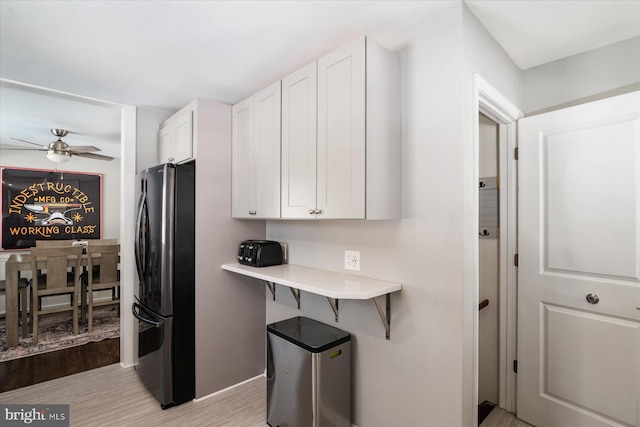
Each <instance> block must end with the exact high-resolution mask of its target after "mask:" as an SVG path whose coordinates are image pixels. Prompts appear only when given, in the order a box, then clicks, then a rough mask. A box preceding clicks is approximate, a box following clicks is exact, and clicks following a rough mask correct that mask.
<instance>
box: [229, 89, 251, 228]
mask: <svg viewBox="0 0 640 427" xmlns="http://www.w3.org/2000/svg"><path fill="white" fill-rule="evenodd" d="M253 110H254V97H253V96H251V97H249V98H247V99H245V100H244V101H242V102H240V103H238V104H236V105H234V106H233V108H232V110H231V111H232V121H233V124H232V128H231V129H232V130H231V140H232V154H231V162H232V184H231V185H232V192H231V198H232V203H231V215H232V216H233V217H234V218H251V217H253V216H254V214H252V212H253V211H254V210H255V206H254V200H255V198H256V176H255V172H256V165H255V163H256V156H255V152H256V147H255V138H254V135H253V133H254V114H253Z"/></svg>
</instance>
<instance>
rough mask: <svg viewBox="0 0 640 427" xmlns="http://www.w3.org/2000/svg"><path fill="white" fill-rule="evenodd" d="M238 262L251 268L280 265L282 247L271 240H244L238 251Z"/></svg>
mask: <svg viewBox="0 0 640 427" xmlns="http://www.w3.org/2000/svg"><path fill="white" fill-rule="evenodd" d="M238 262H239V263H240V264H244V265H250V266H252V267H268V266H270V265H280V264H282V246H280V243H278V242H274V241H273V240H245V241H244V242H242V243H240V248H239V249H238Z"/></svg>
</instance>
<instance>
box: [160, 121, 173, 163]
mask: <svg viewBox="0 0 640 427" xmlns="http://www.w3.org/2000/svg"><path fill="white" fill-rule="evenodd" d="M158 149H159V152H160V153H159V155H158V160H159V162H160V163H167V162H173V128H172V127H171V125H170V124H168V123H166V122H165V125H164V126H163V127H161V128H160V132H158Z"/></svg>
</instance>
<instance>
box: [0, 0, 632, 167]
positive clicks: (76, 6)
mask: <svg viewBox="0 0 640 427" xmlns="http://www.w3.org/2000/svg"><path fill="white" fill-rule="evenodd" d="M460 1H463V2H464V3H465V4H466V5H467V7H468V8H469V10H470V11H471V12H472V13H473V14H474V15H475V16H476V17H477V18H478V20H479V21H480V22H481V23H482V24H483V25H484V26H485V27H486V28H487V30H488V32H489V33H490V34H491V35H492V36H493V37H494V38H495V39H496V40H497V42H498V43H499V44H500V45H501V46H502V47H503V49H504V50H505V51H506V52H507V54H508V55H509V56H510V57H511V59H512V60H513V61H514V63H515V64H516V65H517V66H518V67H520V68H521V69H528V68H531V67H535V66H537V65H540V64H544V63H547V62H550V61H554V60H557V59H560V58H563V57H567V56H571V55H575V54H578V53H581V52H585V51H587V50H591V49H594V48H597V47H601V46H605V45H608V44H611V43H615V42H618V41H621V40H625V39H628V38H631V37H637V36H639V35H640V0H604V1H591V0H546V1H545V0H443V1H436V0H422V1H418V0H413V1H399V0H392V1H382V0H378V1H365V0H362V1H338V0H336V1H312V0H308V1H307V0H305V1H213V0H210V1H154V0H147V1H126V2H120V1H89V2H86V1H85V2H81V1H12V0H2V1H1V2H0V77H1V78H3V79H6V80H9V81H17V82H25V83H28V84H29V85H32V86H30V87H27V88H24V87H20V86H19V85H16V84H13V83H11V82H7V81H6V80H5V81H4V82H2V84H1V85H0V125H1V126H0V142H1V143H2V145H8V144H20V143H16V142H15V141H13V140H11V139H9V138H10V137H15V138H20V139H26V140H30V141H33V142H37V143H42V144H45V145H46V143H48V142H50V141H51V140H53V138H52V135H51V134H50V133H49V129H50V128H63V129H68V130H70V131H71V133H70V135H69V136H67V137H66V138H65V141H66V142H68V143H69V144H71V145H96V146H98V147H101V148H102V149H103V154H107V155H111V156H117V155H118V152H117V151H118V146H117V145H118V141H119V131H120V118H119V112H118V108H117V105H115V106H114V105H113V104H111V103H119V104H131V105H137V106H143V107H148V108H155V109H162V110H166V111H167V112H169V111H175V110H177V109H179V108H180V107H182V106H183V105H185V104H186V103H188V102H189V101H190V100H192V99H193V98H196V97H199V96H200V97H208V98H214V99H218V100H220V101H223V102H227V103H230V104H234V103H236V102H238V101H240V100H242V99H244V98H245V97H246V96H248V95H250V94H251V93H254V92H256V91H258V90H259V89H261V88H263V87H265V86H267V85H268V84H270V83H272V82H273V81H275V80H277V79H279V78H281V77H282V76H284V75H287V74H288V73H290V72H291V71H293V70H296V69H298V68H300V67H301V66H303V65H305V64H307V63H309V62H311V61H312V60H313V59H315V58H317V57H319V56H322V55H323V54H325V53H327V52H330V51H331V50H333V49H335V48H337V47H338V46H340V45H342V44H344V43H346V42H348V41H350V40H352V39H355V38H357V37H359V36H361V35H368V36H371V37H373V38H379V37H383V36H385V35H387V34H390V33H392V32H394V31H397V30H399V29H402V28H405V27H407V26H409V25H411V24H413V23H415V22H417V21H419V20H421V19H423V18H425V17H427V16H429V15H431V14H433V13H435V12H437V11H438V10H440V9H442V8H445V7H447V6H450V5H451V3H459V2H460ZM39 87H44V88H54V89H56V90H58V91H62V92H64V93H72V94H82V95H84V96H87V97H91V98H95V99H99V100H106V101H109V102H105V103H102V102H98V101H96V100H91V99H87V98H79V99H78V98H76V99H74V97H71V96H68V95H64V94H62V93H59V92H58V93H50V92H47V91H43V90H41V89H39ZM83 160H84V159H83Z"/></svg>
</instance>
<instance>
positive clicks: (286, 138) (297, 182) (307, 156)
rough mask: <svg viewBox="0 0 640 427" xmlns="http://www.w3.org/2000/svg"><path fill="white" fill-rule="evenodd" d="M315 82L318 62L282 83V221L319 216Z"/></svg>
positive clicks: (288, 77)
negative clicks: (317, 204)
mask: <svg viewBox="0 0 640 427" xmlns="http://www.w3.org/2000/svg"><path fill="white" fill-rule="evenodd" d="M316 82H317V79H316V63H315V62H313V63H311V64H309V65H307V66H306V67H304V68H302V69H300V70H298V71H296V72H295V73H293V74H291V75H289V76H287V77H285V78H284V79H283V80H282V217H283V218H310V219H311V218H315V217H316V215H315V214H314V213H313V211H314V210H315V209H316V111H317V110H316V108H317V106H316V99H317V97H316V90H317V84H316ZM310 212H311V213H310Z"/></svg>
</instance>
